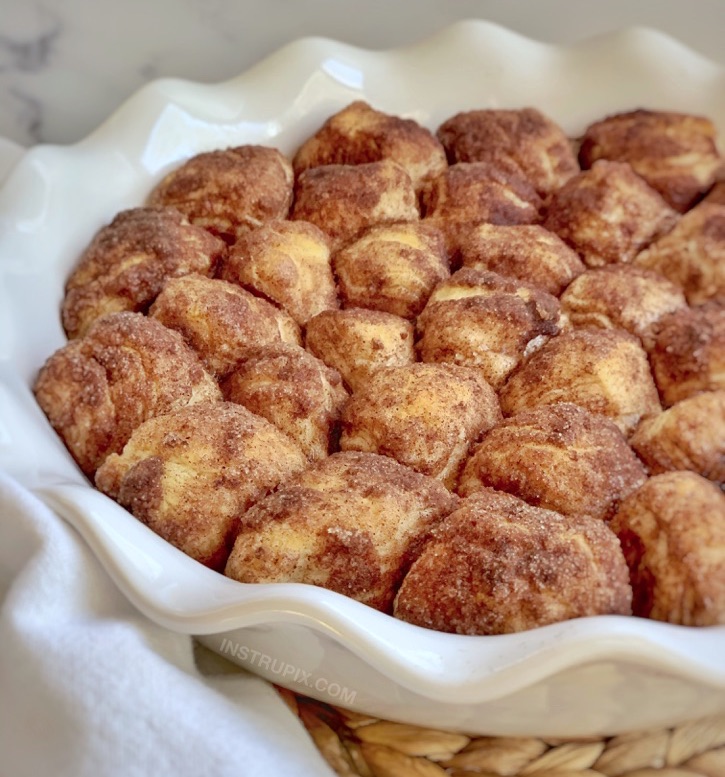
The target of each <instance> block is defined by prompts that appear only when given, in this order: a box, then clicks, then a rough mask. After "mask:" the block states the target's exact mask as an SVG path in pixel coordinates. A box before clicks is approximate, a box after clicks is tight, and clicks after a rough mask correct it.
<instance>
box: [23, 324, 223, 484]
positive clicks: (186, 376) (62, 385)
mask: <svg viewBox="0 0 725 777" xmlns="http://www.w3.org/2000/svg"><path fill="white" fill-rule="evenodd" d="M33 390H34V392H35V398H36V399H37V401H38V404H39V405H40V407H41V408H42V410H43V412H44V413H45V415H46V416H47V417H48V420H49V421H50V423H51V425H52V426H53V428H54V429H55V431H56V432H57V433H58V434H59V435H60V437H61V439H62V440H63V442H64V443H65V445H66V447H67V448H68V450H69V451H70V453H71V455H72V456H73V458H74V459H75V460H76V462H77V463H78V466H79V467H80V468H81V469H82V470H83V472H84V473H85V474H86V475H88V476H89V477H90V476H92V475H93V473H94V472H95V471H96V469H97V468H98V467H99V466H100V465H101V464H102V463H103V461H104V460H105V459H106V457H107V456H108V455H109V454H111V453H118V452H119V451H121V449H122V448H123V446H124V445H125V444H126V442H127V441H128V439H129V437H130V436H131V433H132V432H133V430H134V429H135V428H136V427H137V426H139V425H140V424H141V423H143V422H144V421H146V420H147V419H149V418H152V417H154V416H157V415H162V414H164V413H168V412H171V411H172V410H176V409H179V408H182V407H184V406H185V405H193V404H196V403H197V402H206V401H211V400H220V399H221V393H220V391H219V387H218V386H217V383H216V381H215V380H214V379H213V378H212V376H211V375H209V374H208V373H207V371H206V370H205V369H204V367H203V365H202V363H201V361H200V360H199V358H198V357H197V355H196V353H194V351H193V350H192V349H191V348H189V346H188V345H187V344H186V343H185V342H184V341H183V339H182V338H181V336H180V335H179V334H177V333H176V332H173V331H171V330H170V329H167V328H166V327H165V326H162V325H161V324H160V323H159V322H158V321H154V320H153V319H150V318H147V317H146V316H144V315H142V314H141V313H128V312H126V313H111V314H109V315H107V316H104V317H103V318H100V319H98V320H97V321H96V322H95V323H94V324H92V325H91V327H90V329H89V330H88V332H87V333H86V334H85V335H84V336H83V337H79V338H77V339H75V340H71V342H69V343H68V344H67V345H65V346H63V347H62V348H60V349H58V350H57V351H56V352H55V353H54V354H52V355H51V356H50V357H49V358H48V359H47V361H46V362H45V364H44V365H43V367H42V368H41V370H40V372H39V373H38V376H37V378H36V380H35V384H34V386H33Z"/></svg>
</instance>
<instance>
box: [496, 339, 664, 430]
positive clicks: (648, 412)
mask: <svg viewBox="0 0 725 777" xmlns="http://www.w3.org/2000/svg"><path fill="white" fill-rule="evenodd" d="M499 396H500V399H501V409H502V410H503V412H504V414H505V415H515V414H516V413H520V412H522V411H524V410H531V409H533V408H535V407H541V406H542V405H555V404H559V403H560V402H571V403H573V404H575V405H581V406H582V407H584V408H586V409H587V410H589V411H590V412H592V413H595V414H598V415H603V416H606V417H608V418H610V419H611V420H612V421H613V422H614V423H615V424H616V425H617V426H618V427H619V429H620V430H621V431H622V432H623V433H624V434H625V435H626V436H628V435H629V434H631V433H632V431H633V430H634V428H635V427H636V426H637V424H638V423H639V422H640V420H641V419H643V418H649V417H650V416H654V415H657V413H659V412H660V411H661V406H660V402H659V398H658V396H657V388H656V387H655V384H654V381H653V379H652V374H651V372H650V369H649V363H648V361H647V354H646V353H645V351H644V350H643V348H642V346H641V345H640V343H639V341H638V340H637V338H636V337H634V336H633V335H630V334H629V333H628V332H625V331H624V330H622V329H575V330H572V331H567V332H562V334H560V335H559V336H558V337H554V338H552V339H551V340H549V341H548V342H546V343H545V344H544V345H543V346H542V347H541V348H540V349H539V350H538V351H536V352H535V353H534V354H533V355H532V356H531V357H530V358H529V359H528V360H526V361H525V362H524V363H523V364H522V365H521V366H520V367H519V368H518V369H517V370H516V371H515V372H514V373H513V374H512V375H511V377H510V378H509V379H508V381H507V382H506V385H505V386H504V387H503V389H502V390H501V392H500V395H499Z"/></svg>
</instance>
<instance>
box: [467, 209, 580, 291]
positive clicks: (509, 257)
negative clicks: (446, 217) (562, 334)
mask: <svg viewBox="0 0 725 777" xmlns="http://www.w3.org/2000/svg"><path fill="white" fill-rule="evenodd" d="M454 261H455V262H459V263H460V264H461V265H462V266H463V267H472V268H475V269H480V270H492V271H493V272H497V273H499V274H500V275H506V276H510V277H513V278H518V279H519V280H522V281H526V282H527V283H530V284H532V285H534V286H538V287H539V288H540V289H543V290H544V291H546V292H548V293H549V294H553V295H554V296H557V297H558V296H559V294H561V292H562V291H563V290H564V289H565V288H566V286H567V285H568V284H569V283H570V282H571V281H572V280H573V279H574V278H576V277H577V276H578V275H579V274H580V273H582V272H584V269H585V268H584V264H583V263H582V261H581V259H580V258H579V255H578V254H577V253H576V251H574V250H573V249H571V248H570V247H569V246H568V245H567V244H566V243H565V242H564V241H563V240H562V239H561V238H560V237H559V236H558V235H555V234H554V233H553V232H550V231H549V230H548V229H544V228H543V227H542V226H540V225H539V224H519V225H501V224H479V225H478V226H476V227H473V228H472V229H470V230H469V231H467V232H465V233H463V234H462V235H461V238H460V243H459V247H458V254H457V256H455V257H454Z"/></svg>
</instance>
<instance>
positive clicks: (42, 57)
mask: <svg viewBox="0 0 725 777" xmlns="http://www.w3.org/2000/svg"><path fill="white" fill-rule="evenodd" d="M724 11H725V2H723V0H688V1H687V2H684V1H683V0H607V2H601V0H506V2H503V0H455V2H448V1H446V0H364V1H363V0H128V1H127V2H125V3H123V4H119V3H118V2H116V0H113V2H112V1H111V0H95V2H93V3H88V2H86V0H22V2H21V0H0V137H5V138H7V139H9V140H11V141H13V142H15V143H19V144H21V145H24V146H30V145H33V144H36V143H73V142H75V141H77V140H80V139H81V138H83V137H84V136H85V135H86V134H87V133H88V132H90V131H91V130H93V129H94V128H95V127H96V126H97V125H98V124H99V123H100V122H101V121H103V119H104V118H105V117H106V116H108V115H109V114H110V113H111V112H112V111H113V110H114V109H115V108H116V107H117V106H118V105H120V104H121V103H122V102H123V101H124V100H125V99H126V98H127V97H128V96H129V95H131V94H132V93H133V92H134V91H136V90H137V89H138V88H139V87H141V86H142V85H143V84H144V83H146V82H147V81H149V80H153V79H155V78H158V77H165V76H173V77H179V78H188V79H193V80H198V81H202V82H215V81H221V80H224V79H227V78H231V77H234V76H236V75H238V74H239V73H241V72H242V71H244V70H246V69H247V68H248V67H250V66H251V65H253V64H254V63H255V62H257V61H258V60H259V59H261V58H263V57H264V56H266V55H267V54H270V53H271V52H273V51H274V50H276V49H277V48H279V47H280V46H282V45H284V44H285V43H288V42H290V41H292V40H294V39H296V38H299V37H302V36H309V35H321V36H325V37H331V38H335V39H337V40H341V41H345V42H347V43H351V44H354V45H358V46H362V47H366V48H373V49H378V48H389V47H395V46H400V45H405V44H408V43H413V42H414V41H416V40H419V39H421V38H423V37H425V36H427V35H430V34H432V33H433V32H435V31H436V30H438V29H440V28H441V27H443V26H446V25H447V24H450V23H452V22H454V21H457V20H460V19H467V18H482V19H488V20H490V21H493V22H497V23H499V24H502V25H504V26H507V27H510V28H511V29H514V30H516V31H518V32H521V33H523V34H525V35H528V36H530V37H533V38H537V39H540V40H544V41H551V42H555V43H569V42H576V41H579V40H582V39H584V38H587V37H591V36H595V35H598V34H601V33H605V32H608V31H611V30H613V29H617V28H621V27H627V26H631V25H638V26H647V27H653V28H656V29H659V30H661V31H663V32H665V33H668V34H670V35H672V36H674V37H676V38H678V39H679V40H681V41H682V42H683V43H685V44H686V45H688V46H690V47H691V48H694V49H696V50H698V51H699V52H700V53H702V54H704V55H705V56H707V57H709V58H711V59H714V60H718V61H721V62H723V63H725V46H723V32H725V29H724V24H723V21H722V19H723V16H724V14H723V12H724Z"/></svg>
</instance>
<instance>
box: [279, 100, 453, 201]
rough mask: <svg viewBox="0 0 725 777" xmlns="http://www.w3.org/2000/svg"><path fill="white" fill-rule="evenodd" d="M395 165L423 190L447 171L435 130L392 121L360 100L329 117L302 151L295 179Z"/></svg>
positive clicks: (297, 156) (395, 118) (296, 158)
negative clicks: (320, 170)
mask: <svg viewBox="0 0 725 777" xmlns="http://www.w3.org/2000/svg"><path fill="white" fill-rule="evenodd" d="M383 159H391V160H393V161H394V162H397V163H398V164H399V165H401V167H403V168H404V169H405V170H406V172H407V173H408V175H409V176H410V179H411V180H412V181H413V186H414V187H415V188H416V189H419V188H420V186H421V184H422V182H423V181H424V180H425V179H426V178H430V177H431V176H434V175H437V174H438V173H440V172H441V171H442V170H444V169H445V167H446V165H447V161H446V154H445V151H444V150H443V146H442V145H441V144H440V142H439V141H438V140H437V138H436V137H435V136H434V135H433V133H432V132H430V130H428V129H426V128H425V127H422V126H421V125H420V124H418V123H417V122H416V121H413V120H412V119H403V118H401V117H400V116H391V115H389V114H386V113H383V112H382V111H379V110H376V109H375V108H373V107H372V106H371V105H369V104H368V103H366V102H365V101H363V100H355V101H354V102H351V103H350V104H349V105H347V106H346V107H345V108H343V109H342V110H340V111H338V112H337V113H335V114H333V115H332V116H330V117H329V118H328V119H327V121H326V122H325V123H324V124H323V125H322V127H320V129H319V130H317V132H315V133H314V134H313V135H312V136H311V137H309V138H308V139H307V140H306V141H305V142H304V143H303V144H302V145H301V146H300V148H299V149H298V151H297V153H296V154H295V156H294V159H293V160H292V164H293V167H294V170H295V174H296V175H299V174H300V173H301V172H302V171H303V170H307V169H308V168H310V167H319V166H320V165H358V164H364V163H367V162H380V161H381V160H383Z"/></svg>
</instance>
